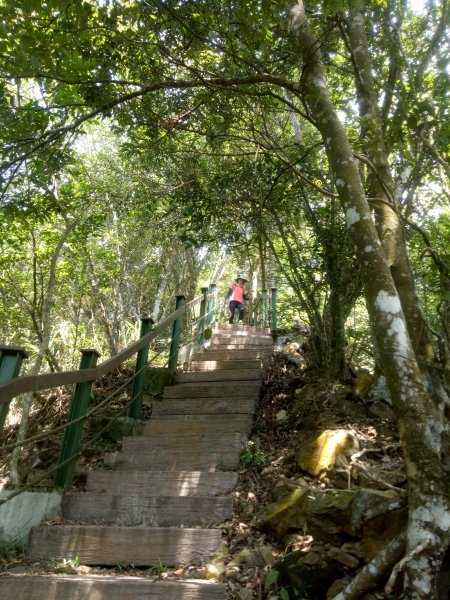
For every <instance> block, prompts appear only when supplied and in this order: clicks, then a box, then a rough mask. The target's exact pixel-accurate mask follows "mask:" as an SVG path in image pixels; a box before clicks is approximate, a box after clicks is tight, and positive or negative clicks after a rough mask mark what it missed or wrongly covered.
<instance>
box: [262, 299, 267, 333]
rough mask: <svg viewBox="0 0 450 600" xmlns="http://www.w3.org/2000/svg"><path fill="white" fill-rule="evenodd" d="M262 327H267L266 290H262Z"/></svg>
mask: <svg viewBox="0 0 450 600" xmlns="http://www.w3.org/2000/svg"><path fill="white" fill-rule="evenodd" d="M262 326H263V327H267V290H262Z"/></svg>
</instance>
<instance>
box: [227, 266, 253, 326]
mask: <svg viewBox="0 0 450 600" xmlns="http://www.w3.org/2000/svg"><path fill="white" fill-rule="evenodd" d="M246 281H247V278H246V277H245V276H244V275H242V274H240V275H238V276H237V277H236V281H233V283H232V284H231V285H230V289H229V290H228V294H227V300H226V304H227V305H228V310H229V311H230V313H231V316H230V318H229V320H228V322H229V323H233V321H234V311H235V310H236V309H238V311H239V321H240V322H242V320H243V318H244V300H248V299H249V293H248V292H247V290H246V289H245V283H246Z"/></svg>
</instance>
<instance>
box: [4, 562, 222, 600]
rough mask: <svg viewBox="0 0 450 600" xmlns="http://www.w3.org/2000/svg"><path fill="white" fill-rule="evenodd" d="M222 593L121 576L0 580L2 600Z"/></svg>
mask: <svg viewBox="0 0 450 600" xmlns="http://www.w3.org/2000/svg"><path fill="white" fill-rule="evenodd" d="M147 566H148V565H147ZM225 589H226V588H225V585H223V584H219V583H211V582H208V581H198V582H194V581H192V580H191V581H189V582H181V581H152V580H149V579H146V578H144V577H128V576H122V575H121V576H114V575H78V576H77V575H64V576H61V575H43V576H37V575H32V576H26V577H24V576H23V575H9V576H8V577H0V598H4V600H106V599H108V600H162V599H164V600H225Z"/></svg>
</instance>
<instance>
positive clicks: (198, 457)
mask: <svg viewBox="0 0 450 600" xmlns="http://www.w3.org/2000/svg"><path fill="white" fill-rule="evenodd" d="M196 447H197V449H196V450H186V449H184V448H183V449H180V450H167V451H165V452H162V451H161V449H158V450H153V449H151V450H148V451H146V452H145V453H143V452H142V450H141V449H138V450H137V451H136V452H131V451H129V452H125V453H121V454H120V456H119V457H118V459H117V461H116V463H115V465H114V467H115V469H117V470H118V471H128V470H129V469H143V470H144V471H152V470H154V471H162V470H166V471H188V470H193V469H195V470H197V471H229V470H232V469H236V468H237V467H238V464H239V454H240V450H241V447H236V448H225V449H223V450H221V449H220V448H215V449H211V445H209V444H208V445H204V446H202V445H201V444H198V445H197V446H196Z"/></svg>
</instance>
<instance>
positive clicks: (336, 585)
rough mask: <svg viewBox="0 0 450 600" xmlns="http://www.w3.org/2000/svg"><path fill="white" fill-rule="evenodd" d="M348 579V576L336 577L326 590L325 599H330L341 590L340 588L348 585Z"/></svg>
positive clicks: (349, 579)
mask: <svg viewBox="0 0 450 600" xmlns="http://www.w3.org/2000/svg"><path fill="white" fill-rule="evenodd" d="M350 581H351V578H350V577H344V578H343V579H336V581H334V582H333V583H332V584H331V586H330V587H329V589H328V590H327V600H332V599H333V598H334V597H335V596H337V595H338V594H339V592H342V590H343V589H344V588H346V587H347V586H348V584H349V583H350Z"/></svg>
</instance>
